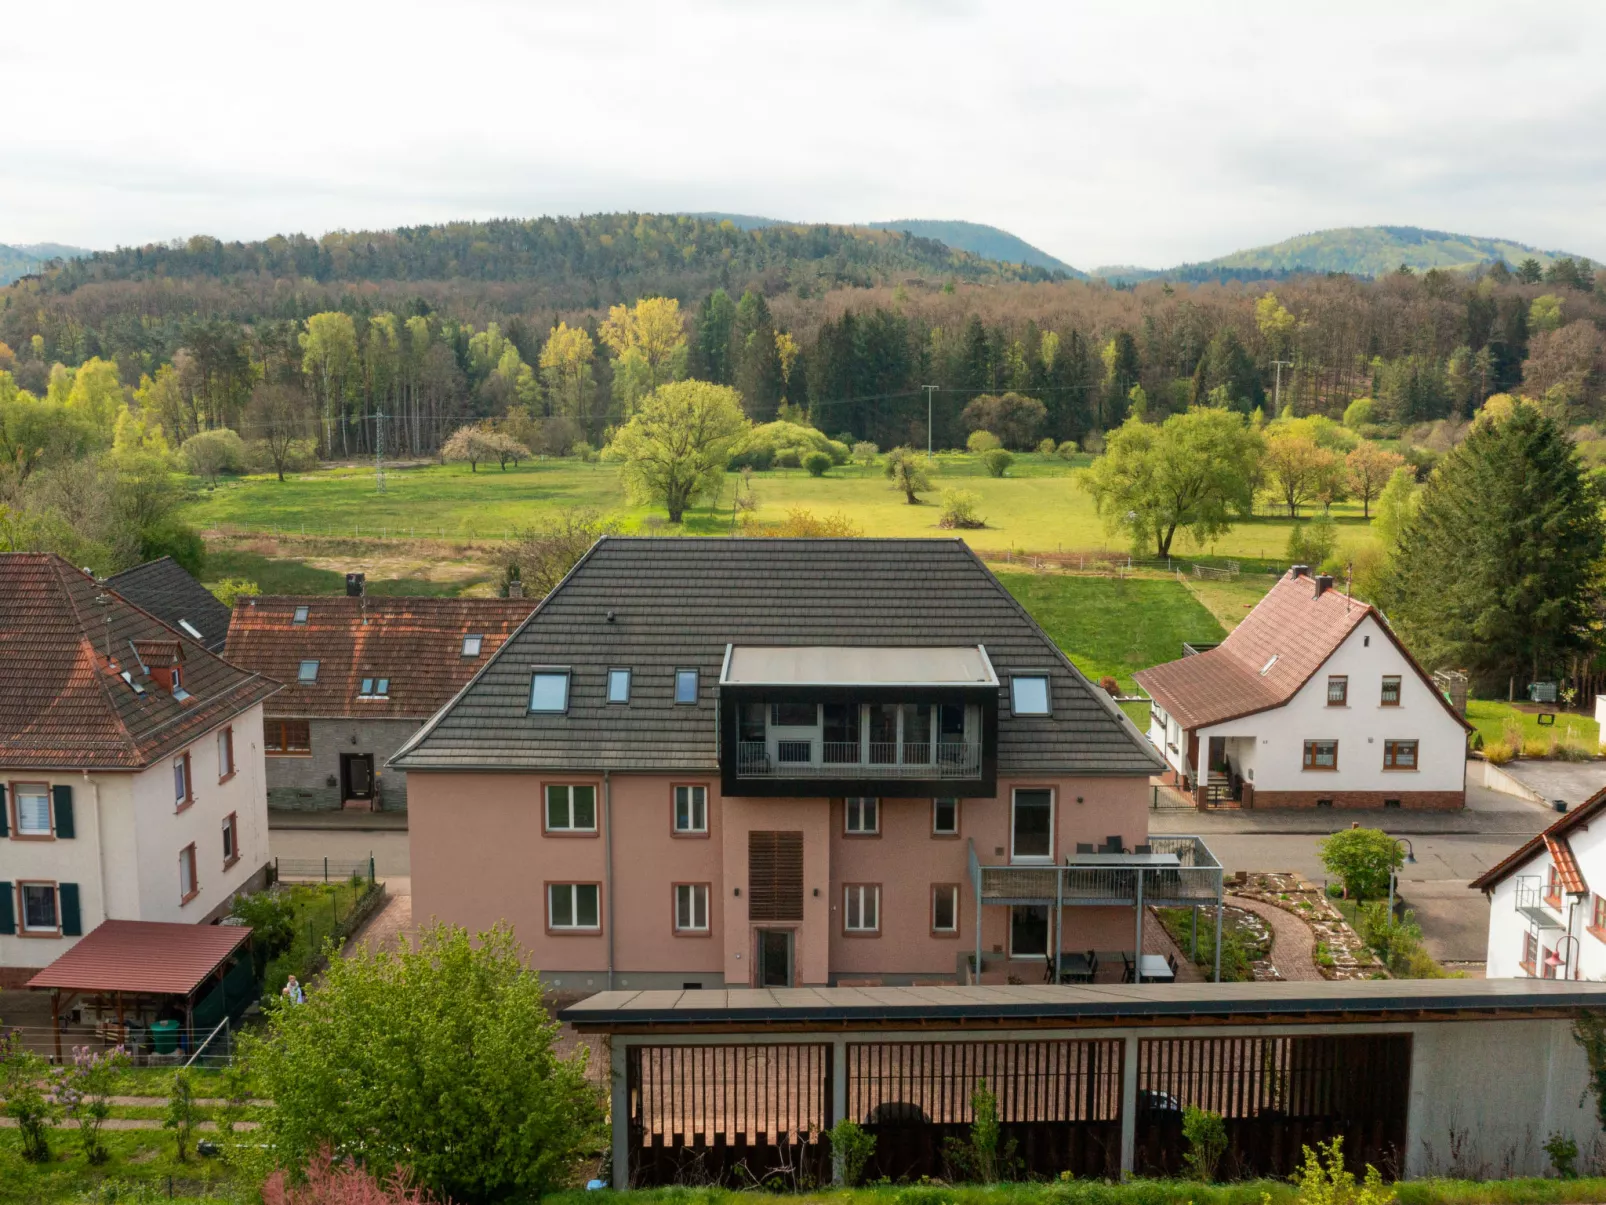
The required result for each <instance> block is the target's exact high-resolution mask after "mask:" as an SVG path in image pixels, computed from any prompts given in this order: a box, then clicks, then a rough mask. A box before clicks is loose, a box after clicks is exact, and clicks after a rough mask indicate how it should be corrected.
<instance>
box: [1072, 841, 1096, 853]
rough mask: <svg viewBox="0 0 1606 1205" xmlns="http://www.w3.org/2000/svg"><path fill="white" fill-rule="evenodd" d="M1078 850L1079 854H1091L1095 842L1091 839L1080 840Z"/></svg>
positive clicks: (1077, 845) (1077, 844)
mask: <svg viewBox="0 0 1606 1205" xmlns="http://www.w3.org/2000/svg"><path fill="white" fill-rule="evenodd" d="M1076 852H1077V853H1079V854H1090V853H1092V852H1093V842H1091V841H1078V842H1077V843H1076Z"/></svg>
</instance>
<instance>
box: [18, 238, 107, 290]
mask: <svg viewBox="0 0 1606 1205" xmlns="http://www.w3.org/2000/svg"><path fill="white" fill-rule="evenodd" d="M91 254H93V252H91V251H89V250H88V249H87V248H84V247H69V246H67V245H66V244H64V243H22V244H17V245H15V246H9V247H8V246H6V245H5V244H4V243H0V285H8V284H10V283H11V282H12V281H14V280H16V279H17V277H19V276H23V275H26V274H27V273H29V272H37V271H39V270H40V268H41V267H42V266H43V265H44V264H46V263H48V262H49V261H50V260H53V259H74V258H77V257H78V256H82V255H91Z"/></svg>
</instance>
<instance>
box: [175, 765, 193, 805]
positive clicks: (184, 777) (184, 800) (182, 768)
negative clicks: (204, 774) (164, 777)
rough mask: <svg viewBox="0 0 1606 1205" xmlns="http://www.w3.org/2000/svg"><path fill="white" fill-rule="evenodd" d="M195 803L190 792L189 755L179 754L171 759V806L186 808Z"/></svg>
mask: <svg viewBox="0 0 1606 1205" xmlns="http://www.w3.org/2000/svg"><path fill="white" fill-rule="evenodd" d="M194 802H195V796H194V795H193V794H192V793H191V791H190V755H189V754H188V753H181V754H179V755H178V756H177V757H175V758H174V759H173V806H174V807H180V808H181V807H187V806H188V805H190V804H192V803H194Z"/></svg>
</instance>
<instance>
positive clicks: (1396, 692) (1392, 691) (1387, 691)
mask: <svg viewBox="0 0 1606 1205" xmlns="http://www.w3.org/2000/svg"><path fill="white" fill-rule="evenodd" d="M1379 702H1380V704H1381V705H1382V706H1384V707H1398V706H1399V705H1400V680H1399V678H1397V677H1389V678H1384V679H1383V697H1382V698H1381V699H1380V700H1379Z"/></svg>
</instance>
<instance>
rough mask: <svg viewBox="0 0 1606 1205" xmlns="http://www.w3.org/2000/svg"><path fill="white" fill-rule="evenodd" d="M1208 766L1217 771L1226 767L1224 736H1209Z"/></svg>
mask: <svg viewBox="0 0 1606 1205" xmlns="http://www.w3.org/2000/svg"><path fill="white" fill-rule="evenodd" d="M1210 768H1211V769H1212V770H1215V771H1218V772H1219V771H1225V770H1226V768H1227V738H1226V737H1224V736H1213V737H1211V738H1210Z"/></svg>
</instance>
